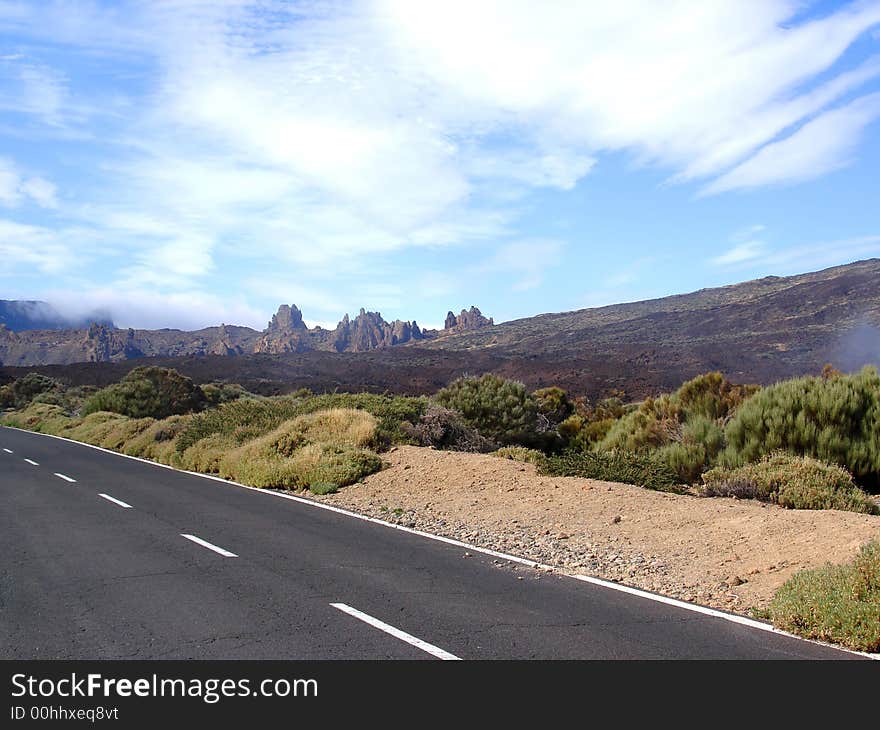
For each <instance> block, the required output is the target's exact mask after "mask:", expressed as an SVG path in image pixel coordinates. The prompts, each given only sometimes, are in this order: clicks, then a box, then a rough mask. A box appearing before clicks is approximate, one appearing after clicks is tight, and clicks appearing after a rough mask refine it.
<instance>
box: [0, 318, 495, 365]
mask: <svg viewBox="0 0 880 730" xmlns="http://www.w3.org/2000/svg"><path fill="white" fill-rule="evenodd" d="M12 304H34V305H41V306H42V305H45V303H44V302H31V303H22V302H18V303H15V302H13V303H12ZM45 306H48V305H45ZM42 322H43V320H31V324H40V323H42ZM492 324H493V322H492V320H491V319H487V318H485V317H484V316H483V315H482V313H481V312H480V310H479V309H477V308H476V307H471V308H470V310H467V311H466V310H462V312H461V314H460V315H459V316H458V317H456V316H455V315H454V314H453V313H452V312H450V313H449V315H448V316H447V327H446V328H445V329H444V330H440V331H437V330H422V329H421V328H420V327H419V325H418V324H417V323H416V322H415V321H412V322H408V321H403V320H399V319H397V320H394V321H393V322H386V321H385V320H384V319H383V318H382V315H381V314H380V313H379V312H368V311H366V310H364V309H361V310H360V312H359V313H358V315H357V316H356V317H355V318H354V319H351V318H349V316H348V314H346V315H345V316H344V317H343V318H342V319H341V320H340V322H339V324H338V325H337V326H336V328H335V329H333V330H327V329H323V328H322V327H313V328H309V327H307V326H306V324H305V322H304V321H303V316H302V312H301V311H300V310H299V308H298V307H297V306H296V305H287V304H283V305H281V307H279V309H278V312H277V313H276V314H274V315H273V316H272V319H271V321H270V322H269V324H268V326H267V327H266V329H265V330H263V331H262V332H258V331H257V330H254V329H251V328H249V327H238V326H234V325H227V324H221V325H220V326H219V327H206V328H205V329H201V330H196V331H192V332H185V331H182V330H174V329H161V330H135V329H127V330H123V329H117V328H115V327H114V326H113V324H112V322H108V321H102V322H93V323H91V324H89V325H88V326H83V327H67V328H64V329H60V328H49V327H44V328H41V329H37V328H34V327H31V328H28V329H18V330H16V329H15V328H13V327H11V326H6V325H4V324H0V365H7V366H34V365H66V364H70V363H78V362H119V361H124V360H132V359H136V358H144V357H183V356H207V355H218V356H236V355H248V354H270V355H280V354H285V353H304V352H312V351H326V352H367V351H369V350H376V349H382V348H387V347H393V346H395V345H401V344H405V343H410V342H419V341H423V340H429V339H441V338H443V337H444V336H446V335H448V334H452V333H455V334H460V333H462V332H468V331H471V330H475V329H479V328H482V327H490V326H492Z"/></svg>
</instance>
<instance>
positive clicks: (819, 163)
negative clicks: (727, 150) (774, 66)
mask: <svg viewBox="0 0 880 730" xmlns="http://www.w3.org/2000/svg"><path fill="white" fill-rule="evenodd" d="M878 117H880V93H876V94H869V95H867V96H863V97H860V98H858V99H856V100H855V101H853V102H850V103H849V104H847V105H845V106H843V107H840V108H837V109H833V110H831V111H827V112H825V113H824V114H822V115H820V116H818V117H816V118H815V119H813V120H811V121H809V122H807V123H806V124H804V125H803V126H802V127H801V128H800V129H798V130H797V131H796V132H795V133H794V134H792V135H791V136H790V137H786V138H785V139H783V140H781V141H779V142H774V143H772V144H769V145H767V146H766V147H764V148H762V149H761V150H760V151H759V152H758V153H757V154H756V155H755V156H754V157H752V158H751V159H749V160H747V161H746V162H744V163H742V164H741V165H739V166H738V167H736V168H734V169H733V170H731V171H730V172H728V173H726V174H724V175H722V176H721V177H720V178H718V179H717V180H715V181H714V182H713V183H711V184H710V185H709V186H707V187H706V189H705V191H704V192H705V193H706V194H712V193H720V192H724V191H727V190H736V189H742V188H752V187H757V186H761V185H770V184H778V183H792V182H801V181H804V180H810V179H813V178H816V177H819V176H821V175H824V174H826V173H828V172H831V171H833V170H837V169H839V168H841V167H845V166H846V165H847V164H849V163H850V162H851V157H852V155H853V153H854V150H855V147H856V145H857V144H858V142H859V138H860V137H861V134H862V132H863V130H864V129H865V127H866V126H867V125H869V124H870V123H871V122H873V121H875V120H876V119H877V118H878Z"/></svg>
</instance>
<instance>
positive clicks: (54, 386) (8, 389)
mask: <svg viewBox="0 0 880 730" xmlns="http://www.w3.org/2000/svg"><path fill="white" fill-rule="evenodd" d="M3 389H4V393H3V396H2V398H3V407H5V408H25V407H27V406H28V405H29V404H30V403H31V401H32V400H34V398H36V397H37V396H38V395H40V394H42V393H49V392H54V391H58V390H61V383H59V382H58V381H57V380H55V379H54V378H50V377H49V376H47V375H41V374H40V373H28V374H27V375H25V376H23V377H21V378H18V380H15V381H13V382H12V383H10V384H9V385H5V386H3Z"/></svg>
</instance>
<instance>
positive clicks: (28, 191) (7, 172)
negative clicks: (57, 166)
mask: <svg viewBox="0 0 880 730" xmlns="http://www.w3.org/2000/svg"><path fill="white" fill-rule="evenodd" d="M55 194H56V188H55V185H54V184H52V183H51V182H49V181H48V180H45V179H44V178H41V177H25V176H23V175H22V174H21V172H20V171H19V170H18V168H17V167H16V165H15V163H14V162H12V160H9V159H6V158H2V157H0V205H3V206H5V207H7V208H16V207H18V206H19V205H21V204H22V203H25V202H27V201H30V202H33V203H36V204H37V205H39V206H40V207H42V208H55V207H57V205H58V201H57V200H56V198H55Z"/></svg>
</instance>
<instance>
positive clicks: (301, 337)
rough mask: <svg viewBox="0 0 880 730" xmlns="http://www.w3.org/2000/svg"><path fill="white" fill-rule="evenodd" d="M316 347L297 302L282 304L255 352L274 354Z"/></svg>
mask: <svg viewBox="0 0 880 730" xmlns="http://www.w3.org/2000/svg"><path fill="white" fill-rule="evenodd" d="M313 349H315V348H314V346H313V344H312V342H311V338H310V337H309V329H308V327H306V323H305V322H303V318H302V312H301V311H300V310H299V307H297V306H296V305H295V304H294V305H292V306H288V305H287V304H282V305H281V306H280V307H278V312H277V313H276V314H274V315H272V320H271V321H270V322H269V325H268V327H266V329H265V330H264V331H263V336H262V337H261V338H260V340H259V342H257V344H256V346H255V347H254V352H265V353H271V354H274V355H277V354H280V353H284V352H307V351H308V350H313Z"/></svg>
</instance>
